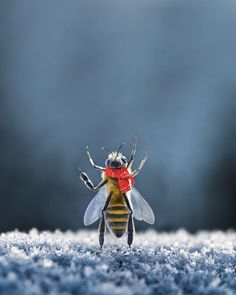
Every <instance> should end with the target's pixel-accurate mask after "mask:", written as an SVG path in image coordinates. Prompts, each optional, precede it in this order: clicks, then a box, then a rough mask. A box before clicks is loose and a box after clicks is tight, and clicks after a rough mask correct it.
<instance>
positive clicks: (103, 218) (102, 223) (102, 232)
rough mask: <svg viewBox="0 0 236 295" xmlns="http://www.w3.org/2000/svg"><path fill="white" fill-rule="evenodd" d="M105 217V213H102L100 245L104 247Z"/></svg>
mask: <svg viewBox="0 0 236 295" xmlns="http://www.w3.org/2000/svg"><path fill="white" fill-rule="evenodd" d="M105 227H106V225H105V217H104V214H102V217H101V221H100V225H99V245H100V247H101V248H102V246H103V244H104V232H105Z"/></svg>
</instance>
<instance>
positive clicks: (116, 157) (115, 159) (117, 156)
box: [103, 143, 128, 169]
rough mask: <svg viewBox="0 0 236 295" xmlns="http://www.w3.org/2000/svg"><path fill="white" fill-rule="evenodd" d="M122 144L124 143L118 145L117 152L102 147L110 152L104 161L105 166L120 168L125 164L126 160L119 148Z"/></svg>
mask: <svg viewBox="0 0 236 295" xmlns="http://www.w3.org/2000/svg"><path fill="white" fill-rule="evenodd" d="M123 145H124V143H122V144H121V145H120V147H119V148H118V151H117V152H110V151H109V150H107V149H105V148H103V149H105V150H107V151H109V152H110V153H109V155H108V158H107V159H106V161H105V165H106V166H108V167H110V168H111V169H120V168H123V167H126V166H127V163H128V160H127V158H126V157H125V156H123V155H122V153H121V152H120V149H121V148H122V146H123Z"/></svg>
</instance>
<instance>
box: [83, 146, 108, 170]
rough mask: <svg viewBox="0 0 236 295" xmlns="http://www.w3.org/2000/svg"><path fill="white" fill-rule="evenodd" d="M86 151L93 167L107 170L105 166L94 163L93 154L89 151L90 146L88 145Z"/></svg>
mask: <svg viewBox="0 0 236 295" xmlns="http://www.w3.org/2000/svg"><path fill="white" fill-rule="evenodd" d="M86 152H87V155H88V158H89V161H90V163H91V164H92V166H93V168H95V169H98V170H100V171H105V168H103V167H101V166H98V165H96V164H94V161H93V159H92V157H91V155H90V152H89V148H88V146H87V147H86Z"/></svg>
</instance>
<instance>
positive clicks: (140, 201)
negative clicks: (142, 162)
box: [131, 186, 155, 224]
mask: <svg viewBox="0 0 236 295" xmlns="http://www.w3.org/2000/svg"><path fill="white" fill-rule="evenodd" d="M131 204H132V207H133V216H134V218H135V219H137V220H144V221H145V222H147V223H150V224H153V223H154V222H155V216H154V213H153V211H152V208H151V207H150V206H149V204H148V203H147V201H145V200H144V198H143V197H142V196H141V195H140V193H139V192H138V191H137V190H136V188H135V187H134V186H132V189H131Z"/></svg>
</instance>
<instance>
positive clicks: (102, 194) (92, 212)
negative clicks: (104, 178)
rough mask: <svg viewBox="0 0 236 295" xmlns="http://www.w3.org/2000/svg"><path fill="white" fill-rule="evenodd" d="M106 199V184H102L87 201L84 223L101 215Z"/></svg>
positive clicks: (90, 221) (89, 222) (92, 220)
mask: <svg viewBox="0 0 236 295" xmlns="http://www.w3.org/2000/svg"><path fill="white" fill-rule="evenodd" d="M106 199H107V197H106V186H103V187H102V188H101V189H100V190H99V191H98V193H97V194H96V195H95V197H94V198H93V199H92V201H91V202H90V203H89V205H88V207H87V209H86V211H85V213H84V225H89V224H92V223H94V222H95V221H96V220H98V219H99V218H100V217H101V216H102V210H103V208H104V206H105V203H106Z"/></svg>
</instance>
